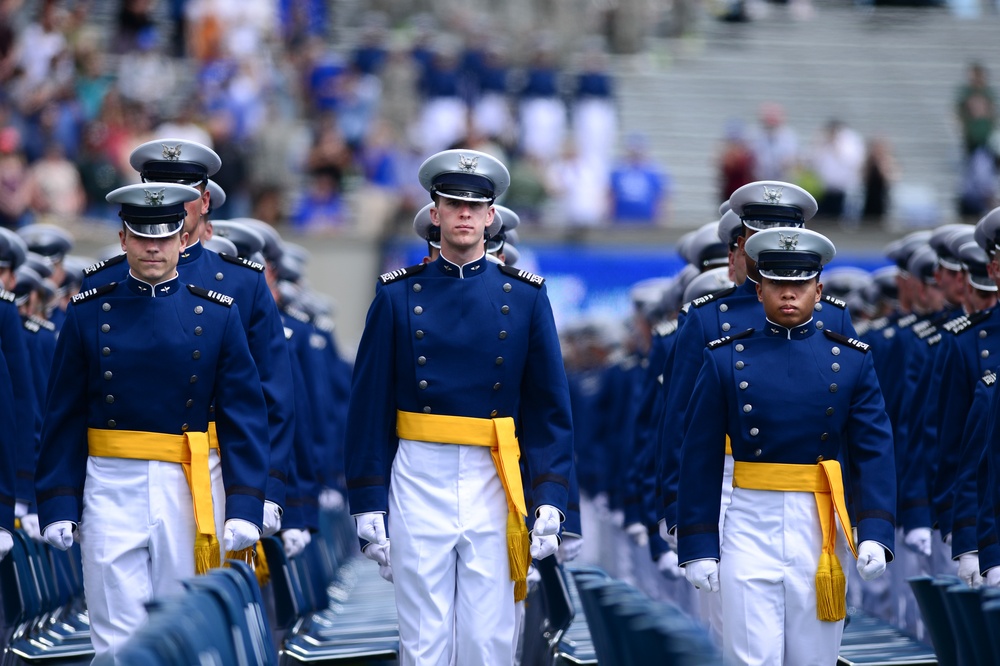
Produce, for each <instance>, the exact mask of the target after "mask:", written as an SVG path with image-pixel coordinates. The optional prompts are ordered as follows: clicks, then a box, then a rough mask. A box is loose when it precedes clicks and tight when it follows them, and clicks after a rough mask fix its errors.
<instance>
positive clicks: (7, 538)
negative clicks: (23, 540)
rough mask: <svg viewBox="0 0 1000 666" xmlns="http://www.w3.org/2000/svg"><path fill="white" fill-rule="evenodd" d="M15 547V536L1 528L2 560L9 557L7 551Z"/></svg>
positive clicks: (0, 552)
mask: <svg viewBox="0 0 1000 666" xmlns="http://www.w3.org/2000/svg"><path fill="white" fill-rule="evenodd" d="M13 547H14V537H13V536H11V533H10V532H8V531H7V530H5V529H3V528H0V560H2V559H3V558H5V557H7V553H9V552H10V550H11V548H13Z"/></svg>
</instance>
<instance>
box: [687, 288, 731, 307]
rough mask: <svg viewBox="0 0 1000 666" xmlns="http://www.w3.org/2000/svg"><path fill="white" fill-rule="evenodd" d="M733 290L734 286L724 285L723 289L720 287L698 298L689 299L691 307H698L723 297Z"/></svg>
mask: <svg viewBox="0 0 1000 666" xmlns="http://www.w3.org/2000/svg"><path fill="white" fill-rule="evenodd" d="M735 291H736V287H726V288H725V289H720V290H719V291H713V292H712V293H711V294H705V295H704V296H699V297H698V298H696V299H694V300H693V301H691V307H693V308H700V307H701V306H703V305H705V304H706V303H711V302H712V301H717V300H719V299H720V298H724V297H726V296H728V295H729V294H732V293H733V292H735Z"/></svg>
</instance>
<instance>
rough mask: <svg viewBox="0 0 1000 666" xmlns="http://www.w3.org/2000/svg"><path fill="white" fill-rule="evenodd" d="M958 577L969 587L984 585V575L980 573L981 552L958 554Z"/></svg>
mask: <svg viewBox="0 0 1000 666" xmlns="http://www.w3.org/2000/svg"><path fill="white" fill-rule="evenodd" d="M958 577H959V578H961V579H962V580H963V581H964V582H965V584H966V585H968V586H969V587H972V588H976V587H981V586H982V584H983V577H982V575H980V573H979V553H962V554H961V555H959V556H958Z"/></svg>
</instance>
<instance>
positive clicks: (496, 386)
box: [493, 382, 503, 391]
mask: <svg viewBox="0 0 1000 666" xmlns="http://www.w3.org/2000/svg"><path fill="white" fill-rule="evenodd" d="M501 388H503V386H502V385H501V384H500V382H497V383H496V384H494V385H493V390H494V391H499V390H500V389H501Z"/></svg>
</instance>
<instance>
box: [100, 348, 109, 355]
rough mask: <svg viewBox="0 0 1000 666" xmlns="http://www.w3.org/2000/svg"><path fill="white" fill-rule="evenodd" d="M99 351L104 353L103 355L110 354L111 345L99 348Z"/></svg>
mask: <svg viewBox="0 0 1000 666" xmlns="http://www.w3.org/2000/svg"><path fill="white" fill-rule="evenodd" d="M101 353H102V354H104V355H105V356H111V347H105V348H104V349H102V350H101Z"/></svg>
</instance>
